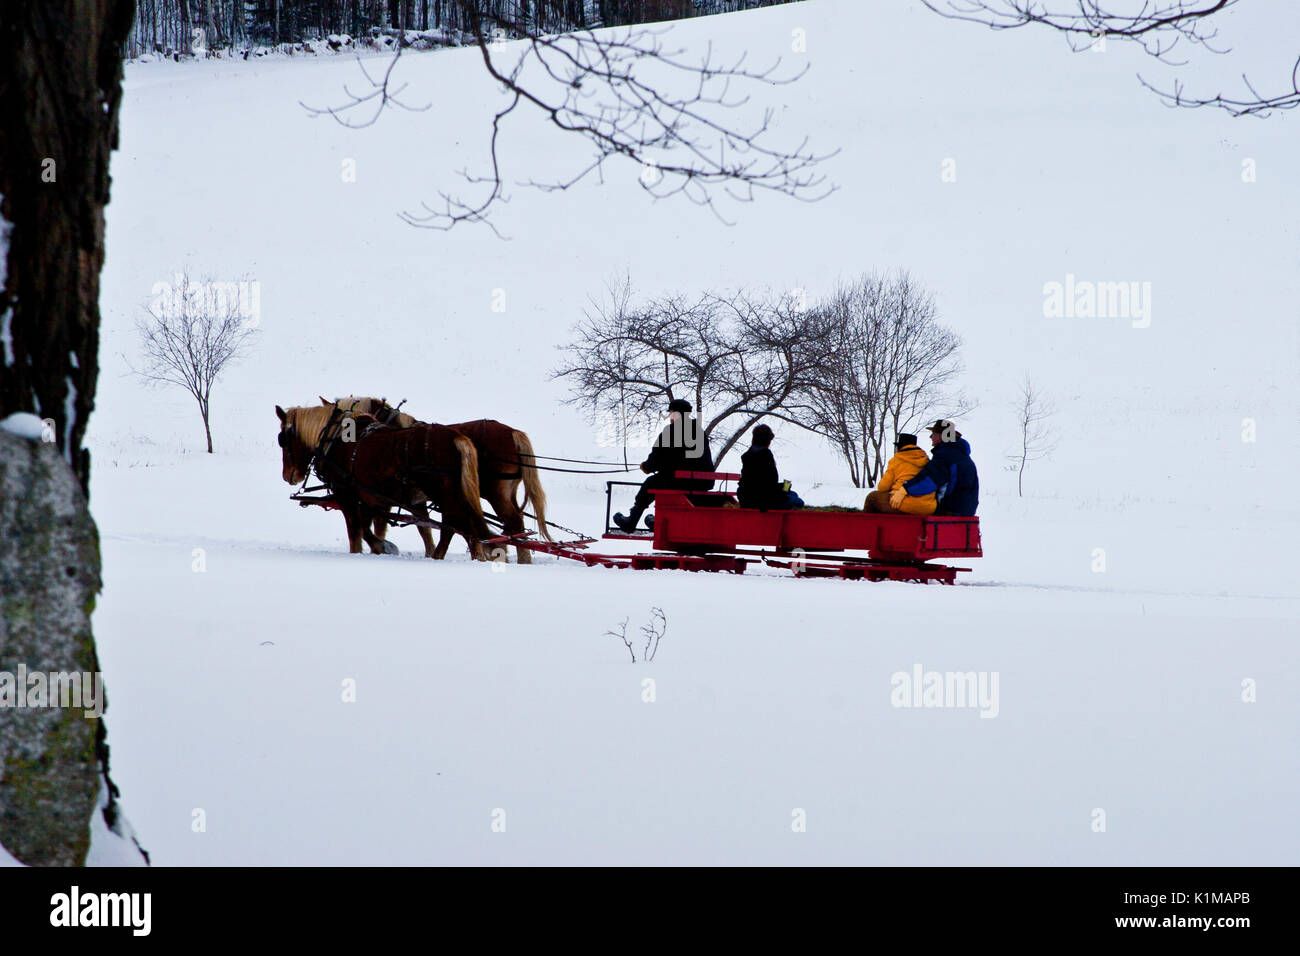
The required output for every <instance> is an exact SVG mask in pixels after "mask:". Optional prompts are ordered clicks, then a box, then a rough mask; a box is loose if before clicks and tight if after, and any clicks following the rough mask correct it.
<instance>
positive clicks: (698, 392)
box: [554, 284, 826, 463]
mask: <svg viewBox="0 0 1300 956" xmlns="http://www.w3.org/2000/svg"><path fill="white" fill-rule="evenodd" d="M825 331H826V330H825V328H824V325H823V322H822V319H821V316H820V315H819V314H817V313H816V312H814V311H812V310H808V309H804V308H802V307H801V303H800V302H799V301H798V300H797V298H796V297H792V296H775V295H771V294H764V295H751V294H747V293H744V292H740V293H736V294H731V295H724V294H719V293H714V292H706V293H703V294H701V295H699V296H696V297H686V296H682V295H666V296H662V297H660V298H657V299H654V300H651V301H649V302H646V303H643V304H638V303H635V302H634V301H633V298H632V295H631V292H630V288H629V287H628V286H627V285H626V284H622V285H617V286H615V287H613V288H612V289H611V293H610V295H609V296H608V297H607V298H606V299H605V300H602V301H596V302H593V303H592V308H591V309H589V310H588V312H587V313H586V314H585V316H584V318H583V320H582V321H581V322H580V323H579V324H578V326H577V329H576V340H575V341H574V343H573V344H572V345H570V346H569V347H568V353H569V355H568V358H567V359H566V361H565V362H564V363H563V364H562V365H561V366H560V367H559V368H558V369H557V370H556V371H555V373H554V377H555V378H559V379H565V380H567V381H568V382H569V384H570V386H571V388H572V392H573V394H572V398H571V399H570V403H572V404H577V405H579V406H582V407H585V408H586V409H587V411H588V412H589V414H590V415H591V416H592V418H593V420H605V421H614V422H618V423H620V424H621V426H622V427H623V429H624V435H625V436H626V434H627V432H628V430H629V429H631V428H637V429H641V430H644V431H645V432H646V433H647V434H649V433H650V432H651V431H653V423H654V422H655V421H657V419H658V418H659V416H661V414H662V412H663V409H664V407H665V406H666V405H667V403H668V402H669V401H671V400H672V399H674V398H686V399H688V400H690V401H691V402H692V403H693V404H694V406H695V409H696V413H697V415H698V416H699V420H700V422H701V423H702V424H703V426H704V436H705V438H706V439H709V440H710V441H711V443H712V442H713V441H714V440H717V441H719V442H721V444H720V445H718V446H717V447H716V448H715V458H714V461H715V463H720V462H721V461H722V459H723V457H724V456H725V455H726V454H727V452H728V451H730V450H731V448H732V447H733V446H734V445H735V444H736V442H737V441H738V440H739V439H740V437H741V436H742V435H744V433H745V432H746V431H747V430H748V429H750V428H751V427H753V425H754V424H755V423H756V422H758V420H759V419H761V418H764V417H772V418H778V419H781V420H784V421H790V422H792V423H795V424H801V421H802V417H803V413H804V410H803V408H802V405H801V403H802V400H803V398H802V397H803V396H804V395H805V394H806V393H807V391H808V390H809V388H810V387H811V384H812V381H813V380H814V378H815V377H816V376H817V375H818V374H819V370H820V368H821V366H822V359H823V355H822V353H823V349H824V342H825V338H826V336H825Z"/></svg>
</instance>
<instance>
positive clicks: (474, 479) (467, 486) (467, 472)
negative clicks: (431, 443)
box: [452, 435, 483, 521]
mask: <svg viewBox="0 0 1300 956" xmlns="http://www.w3.org/2000/svg"><path fill="white" fill-rule="evenodd" d="M452 441H453V442H454V443H455V445H456V450H457V451H459V452H460V491H461V494H463V495H464V496H465V503H466V504H467V505H469V510H470V512H471V513H472V514H473V515H475V516H476V517H477V518H478V520H479V521H482V520H483V506H482V505H481V504H480V503H479V490H478V452H476V451H475V450H474V443H473V442H472V441H470V440H469V439H468V438H466V437H465V436H464V435H457V436H456V437H455V438H454V439H452Z"/></svg>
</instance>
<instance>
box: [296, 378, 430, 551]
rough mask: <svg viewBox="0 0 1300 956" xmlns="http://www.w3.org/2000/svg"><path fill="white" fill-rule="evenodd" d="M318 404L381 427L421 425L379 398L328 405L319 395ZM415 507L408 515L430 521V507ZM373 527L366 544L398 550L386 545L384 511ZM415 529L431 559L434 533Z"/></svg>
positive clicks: (347, 399)
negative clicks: (369, 419) (365, 417)
mask: <svg viewBox="0 0 1300 956" xmlns="http://www.w3.org/2000/svg"><path fill="white" fill-rule="evenodd" d="M320 401H321V404H322V405H325V406H333V407H337V408H340V409H342V410H343V412H344V413H345V414H347V415H349V416H358V415H370V416H372V417H373V418H375V419H376V420H377V421H379V422H380V423H381V424H383V425H390V426H392V427H394V428H410V427H411V426H413V425H418V424H420V423H419V422H417V421H416V420H415V418H414V417H413V416H411V415H408V414H406V413H405V412H402V411H398V410H397V409H396V408H394V407H393V406H391V405H389V404H388V402H387V401H385V400H384V399H382V398H369V397H366V396H357V395H348V396H346V397H344V398H337V399H335V400H334V401H332V402H331V401H330V400H329V399H328V398H326V397H325V396H324V395H322V396H320ZM414 504H415V507H414V508H412V509H411V514H413V515H415V516H416V517H417V518H421V519H423V520H426V521H427V520H428V519H429V508H428V504H427V502H423V501H415V502H414ZM372 526H373V528H374V534H373V535H371V534H367V535H366V541H367V542H369V541H370V539H371V538H374V539H375V540H377V541H378V542H379V546H380V548H382V549H383V550H384V551H385V553H387V552H388V551H389V549H391V550H392V551H394V552H395V551H396V550H397V549H396V547H394V546H393V545H390V544H388V543H387V542H388V512H387V511H385V512H384V513H383V514H381V515H379V516H377V517H376V518H375V519H374V521H373V522H372ZM415 530H416V531H417V532H419V534H420V540H421V541H423V542H424V556H425V557H426V558H431V557H433V556H434V554H435V551H436V549H435V547H434V544H433V532H432V531H431V530H430V529H429V527H428V526H427V525H423V524H419V525H416V526H415ZM441 543H442V542H439V544H441ZM448 543H450V542H448ZM443 551H444V553H445V551H446V548H445V547H444V548H443Z"/></svg>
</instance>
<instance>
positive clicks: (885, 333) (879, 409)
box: [799, 272, 966, 487]
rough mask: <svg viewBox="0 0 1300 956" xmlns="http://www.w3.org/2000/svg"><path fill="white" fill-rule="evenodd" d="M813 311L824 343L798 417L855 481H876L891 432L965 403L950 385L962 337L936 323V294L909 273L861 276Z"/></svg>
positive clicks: (955, 411)
mask: <svg viewBox="0 0 1300 956" xmlns="http://www.w3.org/2000/svg"><path fill="white" fill-rule="evenodd" d="M816 311H817V312H818V313H820V315H821V317H822V321H821V323H820V326H821V327H822V328H823V329H825V330H826V335H827V336H828V340H827V343H826V344H827V348H826V349H825V353H824V354H825V358H824V361H823V363H822V365H821V367H820V372H819V374H818V375H816V376H814V377H811V378H810V379H809V387H808V389H807V391H806V393H805V396H804V399H805V401H804V404H803V406H802V407H803V412H802V414H801V416H800V419H799V420H800V423H801V424H802V425H803V426H804V427H806V428H808V429H810V430H811V431H814V432H816V433H817V434H820V435H822V436H823V437H825V438H826V439H827V440H828V441H829V442H830V443H831V445H832V446H834V447H835V449H836V450H837V451H839V453H840V455H841V456H842V457H843V458H844V460H845V462H847V464H848V466H849V474H850V477H851V478H852V480H853V483H854V485H856V486H857V487H863V486H865V485H870V484H874V483H875V481H876V478H877V477H878V476H879V474H880V472H881V471H882V470H883V468H884V464H885V462H886V461H887V459H888V456H889V450H890V448H891V447H892V443H893V436H894V435H895V434H896V433H898V432H900V431H906V430H907V429H908V428H910V427H912V426H913V425H914V424H915V423H916V422H917V421H918V420H919V419H920V418H921V417H922V416H925V417H926V418H938V417H940V414H939V412H940V411H941V410H942V411H943V412H944V416H943V417H947V416H955V415H959V414H961V413H962V412H963V411H965V410H966V408H965V405H964V402H963V400H962V398H961V396H960V395H959V394H957V393H955V392H954V391H953V390H952V386H953V384H954V383H955V381H956V379H957V377H958V375H960V373H961V370H962V366H961V362H960V359H959V355H958V353H959V350H960V347H961V339H960V338H959V337H958V336H957V335H956V333H954V332H953V331H952V330H950V329H948V328H946V327H945V326H943V325H941V324H940V323H939V320H938V310H937V309H936V307H935V304H934V297H933V296H932V295H931V294H930V293H929V292H927V291H926V290H925V289H923V288H922V287H921V286H920V285H919V284H918V283H917V282H916V281H915V280H914V279H912V277H911V276H910V275H909V274H908V273H907V272H899V273H896V274H895V275H893V276H882V275H878V274H871V275H867V276H863V277H862V278H861V279H859V280H858V281H857V282H855V283H852V284H849V285H843V286H841V287H840V288H839V289H837V290H836V291H835V292H834V293H833V294H831V295H830V296H829V297H828V298H827V299H826V300H825V301H824V302H822V303H820V304H819V305H818V306H817V308H816Z"/></svg>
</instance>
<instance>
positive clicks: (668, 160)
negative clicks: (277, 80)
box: [309, 0, 834, 229]
mask: <svg viewBox="0 0 1300 956" xmlns="http://www.w3.org/2000/svg"><path fill="white" fill-rule="evenodd" d="M456 7H457V10H458V13H459V16H460V18H461V19H462V20H463V22H464V23H465V24H466V26H467V27H468V32H469V34H470V35H471V36H472V38H473V41H474V42H475V43H476V44H477V45H478V49H479V53H480V55H481V57H482V60H483V66H484V69H486V70H487V72H488V74H489V75H490V76H491V77H492V78H493V79H495V80H496V81H497V82H498V83H499V84H500V85H501V87H502V88H503V89H504V90H505V92H506V94H507V96H506V100H505V102H504V105H503V106H502V107H501V108H500V109H499V110H497V111H496V113H495V114H494V115H493V116H492V120H491V133H490V136H489V139H488V163H487V166H488V168H487V171H486V172H485V173H482V174H469V173H468V172H467V173H465V174H464V176H465V179H466V180H467V181H468V183H469V184H470V186H471V187H472V188H473V189H474V190H475V191H476V193H477V194H476V195H474V196H473V197H472V198H465V197H462V196H460V195H456V194H452V193H447V192H442V193H440V194H439V199H438V201H437V202H436V203H434V204H430V203H428V202H425V203H421V208H420V210H419V211H418V212H409V213H404V214H403V218H404V219H405V220H406V221H407V222H408V223H411V224H412V225H416V226H421V227H426V228H434V229H450V228H451V227H453V226H455V225H457V224H458V223H462V222H478V223H488V224H489V225H491V224H490V222H489V219H488V217H489V215H490V213H491V211H492V210H493V209H494V208H495V207H496V205H497V204H498V203H500V202H504V201H506V199H507V196H506V181H507V175H506V171H505V163H504V159H503V155H502V153H501V150H500V138H501V133H502V129H503V127H504V125H505V123H506V122H507V120H508V119H509V117H510V116H511V115H512V114H514V113H515V112H516V111H517V110H524V111H527V110H533V111H536V112H537V113H540V114H541V115H542V116H543V117H545V119H546V120H547V121H548V122H550V123H551V124H552V125H553V126H554V127H555V128H556V129H558V130H559V131H561V132H563V133H566V134H570V135H572V136H576V137H578V138H580V139H582V140H584V141H585V142H586V144H587V146H588V147H589V148H590V154H589V158H588V159H587V160H586V161H585V162H583V163H581V164H579V166H578V167H577V168H576V169H574V170H573V171H572V172H571V173H570V174H568V175H564V176H560V177H556V178H551V179H547V180H541V181H539V180H536V179H531V178H523V179H521V180H518V184H519V185H521V186H527V187H532V188H537V189H541V190H543V191H546V192H554V191H559V190H565V189H568V188H569V187H571V186H573V185H575V184H576V183H579V182H581V181H583V180H585V179H587V178H589V177H592V176H595V177H603V176H604V173H605V167H606V164H607V162H608V161H609V160H611V159H622V160H627V161H629V163H630V164H631V165H632V167H633V169H634V170H635V171H636V174H637V175H638V176H639V180H640V183H641V186H642V188H643V189H645V190H646V191H647V192H648V193H650V195H651V196H653V197H654V198H656V199H663V198H667V197H669V196H676V195H683V196H686V197H687V198H688V199H690V200H691V201H693V202H695V203H698V204H700V205H703V206H706V207H708V208H709V209H711V210H712V211H713V212H714V213H715V214H717V215H719V217H721V216H722V213H721V211H720V210H719V208H718V206H717V205H716V200H717V199H718V197H719V196H720V195H725V196H727V197H728V198H729V199H731V200H735V201H739V202H748V201H751V200H753V199H754V197H755V196H756V195H757V194H758V193H761V192H771V193H780V194H783V195H787V196H791V197H794V198H797V199H802V200H810V201H811V200H816V199H820V198H822V197H824V196H826V195H828V194H829V193H830V192H832V191H833V189H834V187H833V186H830V185H829V184H827V182H826V180H825V177H824V176H822V175H821V174H819V173H818V172H817V171H816V168H817V166H818V164H819V163H821V162H822V161H823V160H824V159H826V158H828V157H829V155H833V154H821V153H817V152H815V151H813V150H812V148H811V147H810V145H809V141H808V139H807V137H804V138H803V139H802V140H800V141H798V142H797V143H794V144H790V145H773V144H772V143H770V139H771V136H770V134H771V132H772V121H773V118H774V113H773V110H772V109H771V108H768V109H765V110H763V111H762V112H761V113H760V114H759V115H758V116H757V118H755V119H751V120H749V121H746V120H744V119H742V118H741V116H740V114H739V113H738V111H740V110H741V109H742V108H743V107H746V106H747V105H748V104H749V96H748V95H747V93H746V92H745V90H746V89H748V88H753V87H762V86H775V85H784V84H788V83H791V82H793V81H795V80H797V79H798V78H799V77H800V76H801V75H802V74H803V70H796V71H792V72H782V70H781V65H780V61H779V60H778V61H777V62H775V63H772V64H769V65H766V66H761V67H758V68H751V67H750V66H749V65H748V64H747V62H746V57H745V56H744V55H743V54H742V55H740V56H737V57H736V58H734V59H732V60H727V61H723V60H719V59H717V58H716V57H715V55H714V53H713V51H712V49H711V48H710V49H709V50H707V51H706V52H705V53H704V55H703V56H702V57H699V58H698V59H692V58H689V57H688V56H687V54H686V52H685V51H683V50H680V49H675V48H670V47H668V46H667V45H666V44H665V42H664V36H665V33H666V32H667V31H666V30H665V28H663V27H630V28H619V29H613V30H605V31H600V32H595V31H592V30H590V29H577V30H572V31H570V32H563V33H547V32H544V31H543V30H542V29H539V27H538V24H539V23H542V24H544V23H547V22H554V21H557V20H561V21H562V19H563V16H562V14H563V10H564V8H565V3H564V0H536V2H535V3H534V4H533V5H532V7H533V12H532V14H531V15H529V14H527V13H526V12H525V13H520V12H519V10H518V9H515V8H512V9H507V10H501V11H496V10H494V11H493V13H491V14H490V13H488V12H486V11H485V10H484V9H483V5H482V4H481V3H479V2H476V0H457V2H456ZM548 12H549V15H548ZM505 36H510V37H516V38H519V42H518V43H516V44H502V43H495V42H493V40H494V38H496V37H505ZM400 52H401V49H400V44H399V48H398V55H399V56H400ZM396 64H397V57H394V59H393V61H392V63H390V65H389V68H388V69H387V70H386V71H384V72H383V73H382V74H378V75H373V76H372V75H371V74H370V73H366V74H365V80H366V83H367V84H368V86H367V87H365V88H363V92H353V91H351V90H347V91H346V94H347V101H346V102H344V103H342V104H341V105H339V106H337V107H327V108H311V107H309V109H312V111H313V112H315V113H319V114H327V115H330V116H332V117H334V118H335V119H337V120H338V121H340V122H342V123H344V124H346V125H349V126H366V125H369V124H371V123H373V122H375V121H376V120H377V119H378V118H379V116H380V115H381V114H382V113H383V112H384V110H385V109H386V108H388V107H392V106H397V107H402V108H407V109H413V108H420V107H413V106H411V105H409V104H407V103H405V102H404V101H403V100H402V98H401V95H400V94H401V92H402V90H403V88H404V85H403V84H399V83H397V81H396V80H395V78H394V76H395V69H394V68H395V66H396ZM353 117H360V119H359V120H358V119H354V118H353Z"/></svg>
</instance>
